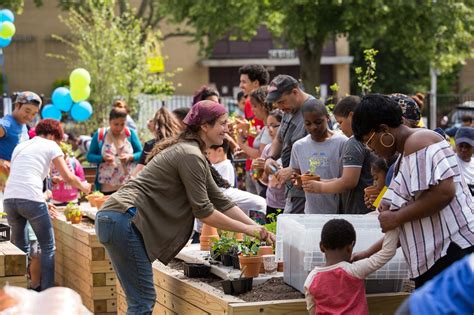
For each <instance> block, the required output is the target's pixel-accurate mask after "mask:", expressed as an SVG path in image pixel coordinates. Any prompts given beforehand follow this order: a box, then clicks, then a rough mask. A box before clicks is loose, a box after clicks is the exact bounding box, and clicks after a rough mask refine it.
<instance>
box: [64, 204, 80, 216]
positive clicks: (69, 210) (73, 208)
mask: <svg viewBox="0 0 474 315" xmlns="http://www.w3.org/2000/svg"><path fill="white" fill-rule="evenodd" d="M64 215H65V216H66V218H72V217H79V216H81V210H80V208H79V206H78V205H77V204H75V203H73V202H69V203H68V204H67V206H66V208H64Z"/></svg>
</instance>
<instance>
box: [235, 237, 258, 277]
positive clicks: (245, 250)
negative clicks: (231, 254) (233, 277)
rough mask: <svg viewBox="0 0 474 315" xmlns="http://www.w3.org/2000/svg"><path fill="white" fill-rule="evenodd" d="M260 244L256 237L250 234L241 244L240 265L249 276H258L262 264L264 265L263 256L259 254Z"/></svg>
mask: <svg viewBox="0 0 474 315" xmlns="http://www.w3.org/2000/svg"><path fill="white" fill-rule="evenodd" d="M259 246H260V244H259V242H258V241H256V240H255V239H252V238H250V237H248V236H245V237H244V241H243V242H242V244H241V247H240V249H241V253H240V255H239V262H240V267H241V269H242V271H243V273H244V275H245V277H247V278H254V277H258V274H259V273H260V266H261V265H262V257H261V256H259V255H258V248H259Z"/></svg>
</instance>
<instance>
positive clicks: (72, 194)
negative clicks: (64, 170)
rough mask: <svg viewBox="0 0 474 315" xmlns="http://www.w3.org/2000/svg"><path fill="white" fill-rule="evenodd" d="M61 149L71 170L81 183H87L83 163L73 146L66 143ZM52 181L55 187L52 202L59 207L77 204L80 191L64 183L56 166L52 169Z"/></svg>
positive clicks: (52, 190)
mask: <svg viewBox="0 0 474 315" xmlns="http://www.w3.org/2000/svg"><path fill="white" fill-rule="evenodd" d="M61 149H62V151H63V153H64V160H65V162H66V165H67V167H68V168H69V170H70V171H71V172H72V173H73V174H74V175H76V176H77V177H78V178H79V180H80V181H82V182H83V181H85V180H86V178H85V175H84V169H83V168H82V165H81V163H80V162H79V160H78V159H76V158H75V157H74V156H73V154H72V151H71V146H70V145H69V144H66V143H61ZM51 181H52V184H53V187H52V189H51V192H52V197H51V202H52V203H53V204H55V205H58V206H63V205H64V206H65V205H66V204H67V203H68V202H71V201H72V202H77V200H78V197H79V190H78V189H77V188H75V187H72V186H71V185H69V184H67V183H65V182H64V180H63V179H62V178H61V176H60V175H59V171H58V170H56V168H55V167H54V165H53V166H52V167H51Z"/></svg>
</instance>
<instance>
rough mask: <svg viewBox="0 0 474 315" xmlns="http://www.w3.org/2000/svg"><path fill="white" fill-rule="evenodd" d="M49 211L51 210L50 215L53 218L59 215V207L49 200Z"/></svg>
mask: <svg viewBox="0 0 474 315" xmlns="http://www.w3.org/2000/svg"><path fill="white" fill-rule="evenodd" d="M48 211H49V215H50V216H51V218H53V219H55V218H57V217H58V216H59V213H58V208H56V206H55V205H54V204H52V203H49V202H48Z"/></svg>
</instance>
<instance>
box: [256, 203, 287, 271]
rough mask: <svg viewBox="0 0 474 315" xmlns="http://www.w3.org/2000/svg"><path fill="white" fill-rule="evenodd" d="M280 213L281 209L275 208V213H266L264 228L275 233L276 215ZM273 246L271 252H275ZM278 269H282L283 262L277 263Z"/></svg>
mask: <svg viewBox="0 0 474 315" xmlns="http://www.w3.org/2000/svg"><path fill="white" fill-rule="evenodd" d="M280 213H281V209H277V213H270V214H269V215H267V222H268V223H267V224H264V225H263V226H264V227H265V229H267V231H268V232H271V233H273V234H275V235H276V232H277V217H278V215H279V214H280ZM272 248H273V252H272V253H271V254H274V253H275V249H274V247H272ZM260 270H261V269H260ZM278 271H283V262H279V263H278Z"/></svg>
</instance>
